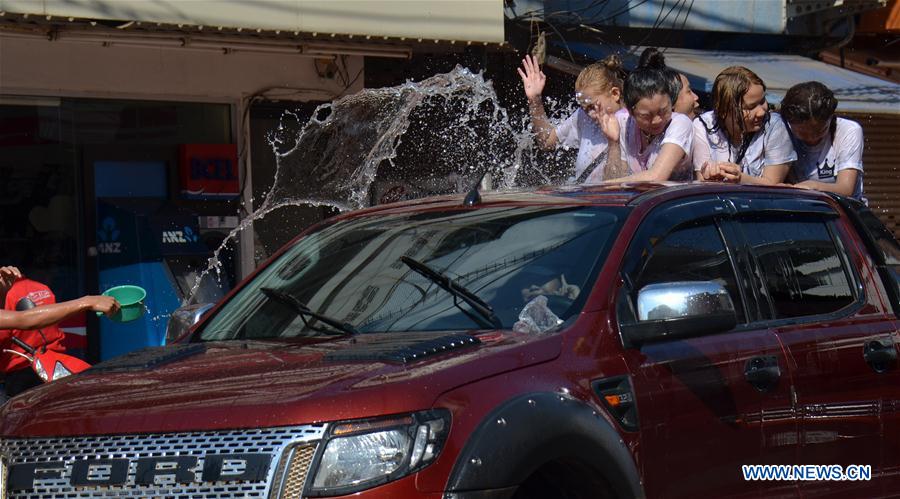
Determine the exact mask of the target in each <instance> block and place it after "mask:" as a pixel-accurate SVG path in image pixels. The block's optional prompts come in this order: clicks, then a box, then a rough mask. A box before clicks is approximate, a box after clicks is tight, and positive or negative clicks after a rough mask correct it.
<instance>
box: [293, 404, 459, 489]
mask: <svg viewBox="0 0 900 499" xmlns="http://www.w3.org/2000/svg"><path fill="white" fill-rule="evenodd" d="M449 430H450V413H449V412H448V411H446V410H443V409H441V410H434V411H426V412H417V413H415V414H410V415H408V416H399V417H392V418H387V419H375V420H365V421H352V422H346V423H339V424H336V425H335V426H333V427H332V428H331V431H330V432H329V435H328V437H327V438H326V439H325V441H324V442H323V443H324V448H325V450H324V451H323V452H322V454H321V456H320V457H319V459H318V463H317V465H316V466H315V468H314V470H315V478H314V479H313V483H312V487H310V489H309V495H311V496H326V495H344V494H350V493H353V492H357V491H360V490H364V489H367V488H370V487H374V486H376V485H381V484H383V483H387V482H390V481H393V480H396V479H398V478H401V477H404V476H406V475H409V474H410V473H414V472H416V471H418V470H420V469H422V468H424V467H425V466H427V465H428V464H430V463H431V462H432V461H434V459H435V457H437V455H438V454H439V453H440V450H441V448H442V447H443V444H444V441H445V440H446V437H447V434H448V433H449Z"/></svg>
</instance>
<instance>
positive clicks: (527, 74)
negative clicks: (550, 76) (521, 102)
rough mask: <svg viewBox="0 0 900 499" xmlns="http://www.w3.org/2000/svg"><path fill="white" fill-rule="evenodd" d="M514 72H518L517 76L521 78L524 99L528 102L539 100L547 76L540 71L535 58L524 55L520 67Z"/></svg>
mask: <svg viewBox="0 0 900 499" xmlns="http://www.w3.org/2000/svg"><path fill="white" fill-rule="evenodd" d="M523 69H524V71H523ZM516 71H518V72H519V76H520V77H521V78H522V85H523V86H524V87H525V97H527V98H528V100H535V99H540V97H541V94H542V93H543V92H544V84H545V83H546V82H547V76H546V75H545V74H544V72H543V71H541V67H540V65H539V64H538V61H537V58H536V57H534V56H532V55H526V56H525V58H524V59H522V67H521V68H516Z"/></svg>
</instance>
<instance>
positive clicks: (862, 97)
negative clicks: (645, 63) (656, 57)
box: [665, 49, 900, 114]
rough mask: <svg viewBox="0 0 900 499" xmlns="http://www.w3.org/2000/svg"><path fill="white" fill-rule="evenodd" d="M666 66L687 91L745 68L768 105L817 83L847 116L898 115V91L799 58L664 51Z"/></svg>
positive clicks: (706, 86) (869, 78)
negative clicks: (762, 87) (758, 81)
mask: <svg viewBox="0 0 900 499" xmlns="http://www.w3.org/2000/svg"><path fill="white" fill-rule="evenodd" d="M665 56H666V64H667V65H669V66H670V67H672V68H674V69H677V70H678V71H681V72H682V73H684V75H685V76H687V77H688V80H690V82H691V86H694V87H696V88H698V89H701V90H703V91H704V92H710V91H711V90H712V85H713V81H715V79H716V75H718V74H719V72H720V71H722V70H723V69H725V68H726V67H728V66H745V67H747V68H750V70H752V71H753V72H754V73H756V74H757V75H759V77H760V78H762V80H763V81H764V82H766V87H767V89H768V92H767V96H768V99H769V102H772V103H775V104H777V103H780V102H781V99H782V98H783V97H784V94H785V93H786V92H787V90H788V89H789V88H791V87H792V86H793V85H796V84H797V83H802V82H805V81H819V82H822V83H823V84H825V86H827V87H828V88H830V89H831V90H832V91H833V92H834V95H835V97H837V98H838V110H839V111H843V112H849V113H877V114H900V85H898V84H896V83H893V82H889V81H885V80H881V79H878V78H874V77H872V76H868V75H864V74H860V73H856V72H853V71H850V70H847V69H844V68H840V67H838V66H832V65H831V64H825V63H824V62H820V61H817V60H815V59H810V58H808V57H803V56H799V55H787V54H770V53H751V52H703V51H700V50H687V49H668V50H666V53H665Z"/></svg>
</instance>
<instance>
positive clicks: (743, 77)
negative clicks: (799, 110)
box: [700, 66, 768, 163]
mask: <svg viewBox="0 0 900 499" xmlns="http://www.w3.org/2000/svg"><path fill="white" fill-rule="evenodd" d="M752 85H760V86H762V87H763V91H765V90H766V84H765V83H764V82H763V81H762V78H760V77H759V76H757V75H756V73H754V72H753V71H750V70H749V69H747V68H745V67H743V66H730V67H727V68H725V69H723V70H722V72H721V73H719V74H718V76H716V81H715V82H713V87H712V95H711V97H712V107H713V114H714V115H715V117H716V119H715V122H714V123H706V122H704V121H703V119H702V118H701V119H700V122H701V123H702V124H703V126H704V127H705V128H706V131H707V133H709V134H713V133H715V132H717V131H718V130H724V131H725V135H726V136H727V135H728V129H727V128H726V127H725V123H728V122H729V121H730V120H734V121H735V123H737V127H738V130H739V131H740V133H741V137H742V143H741V149H740V151H739V152H738V156H737V160H736V161H735V163H740V162H741V160H742V159H743V158H744V154H746V152H747V147H749V146H750V142H752V140H753V137H747V136H746V134H745V130H744V117H743V108H744V94H746V93H747V91H748V90H750V87H751V86H752ZM766 119H768V118H766ZM763 128H765V127H763ZM762 131H763V130H762V129H760V130H759V132H757V133H762Z"/></svg>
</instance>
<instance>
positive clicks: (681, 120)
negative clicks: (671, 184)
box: [616, 109, 694, 180]
mask: <svg viewBox="0 0 900 499" xmlns="http://www.w3.org/2000/svg"><path fill="white" fill-rule="evenodd" d="M616 119H617V120H618V121H619V130H620V133H619V148H620V149H621V150H622V159H624V160H626V161H627V162H628V167H629V168H630V169H631V173H632V174H634V173H638V172H642V171H645V170H648V169H650V168H652V167H653V163H654V162H655V161H656V157H657V156H659V152H660V150H662V146H663V144H675V145H676V146H678V147H680V148H681V149H682V150H683V151H684V158H683V159H682V160H681V162H680V163H678V165H677V166H676V167H675V169H674V170H672V175H671V176H670V177H669V180H691V179H692V178H693V169H692V168H691V142H692V140H693V134H694V132H693V128H692V127H691V119H690V118H688V117H687V116H685V115H683V114H681V113H672V121H670V122H669V126H667V127H666V130H665V132H663V133H661V134H659V135H657V136H656V137H653V140H651V141H650V143H649V144H648V145H647V148H646V149H644V150H643V151H641V130H640V128H638V124H637V122H636V121H635V120H634V118H633V117H632V116H631V114H629V113H628V110H627V109H621V110H620V111H619V112H617V113H616Z"/></svg>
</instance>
